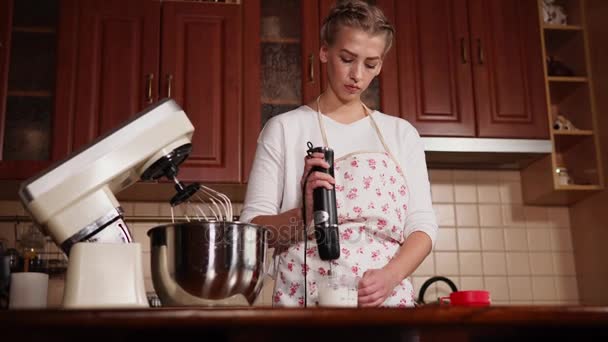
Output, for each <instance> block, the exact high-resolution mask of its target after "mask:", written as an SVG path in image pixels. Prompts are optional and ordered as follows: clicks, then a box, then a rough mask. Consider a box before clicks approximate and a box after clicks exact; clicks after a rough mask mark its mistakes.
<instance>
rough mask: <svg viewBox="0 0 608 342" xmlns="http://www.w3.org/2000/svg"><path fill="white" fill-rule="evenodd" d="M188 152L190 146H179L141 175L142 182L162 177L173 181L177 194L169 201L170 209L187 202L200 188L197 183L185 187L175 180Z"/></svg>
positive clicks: (190, 150) (190, 148) (190, 149)
mask: <svg viewBox="0 0 608 342" xmlns="http://www.w3.org/2000/svg"><path fill="white" fill-rule="evenodd" d="M190 152H192V144H184V145H182V146H179V147H177V148H176V149H174V150H173V151H171V153H169V154H167V155H164V156H162V157H161V158H160V159H158V160H157V161H156V162H154V163H153V164H152V165H150V167H148V168H147V169H146V171H144V173H142V175H141V179H142V180H157V179H159V178H161V177H163V176H165V177H167V178H168V179H171V180H173V182H174V183H175V190H176V191H177V194H175V196H173V197H172V198H171V200H170V201H169V203H171V206H172V207H175V206H177V205H179V204H181V203H183V202H185V201H187V200H188V199H190V197H192V195H194V194H195V193H196V192H197V191H198V190H199V189H200V188H201V186H200V184H198V183H192V184H190V185H186V184H184V183H182V182H180V181H179V180H178V179H177V173H178V171H179V165H180V164H181V163H183V162H184V161H185V160H186V159H187V158H188V156H189V155H190Z"/></svg>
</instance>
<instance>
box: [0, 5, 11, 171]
mask: <svg viewBox="0 0 608 342" xmlns="http://www.w3.org/2000/svg"><path fill="white" fill-rule="evenodd" d="M12 14H13V2H12V1H8V0H4V1H0V44H2V47H0V160H2V159H3V158H2V151H3V150H4V146H3V145H4V131H5V127H4V121H5V120H6V116H5V111H6V93H7V80H8V67H9V62H10V59H9V58H10V52H11V49H10V46H11V27H12V17H13V16H12Z"/></svg>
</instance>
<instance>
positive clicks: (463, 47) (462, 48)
mask: <svg viewBox="0 0 608 342" xmlns="http://www.w3.org/2000/svg"><path fill="white" fill-rule="evenodd" d="M460 58H461V60H462V64H467V63H468V62H469V61H468V59H469V57H468V56H467V47H466V41H465V40H464V38H460Z"/></svg>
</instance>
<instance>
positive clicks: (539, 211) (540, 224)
mask: <svg viewBox="0 0 608 342" xmlns="http://www.w3.org/2000/svg"><path fill="white" fill-rule="evenodd" d="M524 214H525V215H526V227H528V228H548V227H549V226H550V225H549V221H548V219H549V216H548V211H547V208H546V207H531V206H525V207H524Z"/></svg>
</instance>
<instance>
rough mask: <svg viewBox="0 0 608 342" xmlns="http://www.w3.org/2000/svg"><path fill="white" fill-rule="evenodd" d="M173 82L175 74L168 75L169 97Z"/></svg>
mask: <svg viewBox="0 0 608 342" xmlns="http://www.w3.org/2000/svg"><path fill="white" fill-rule="evenodd" d="M171 83H173V75H171V74H169V75H167V97H171Z"/></svg>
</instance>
